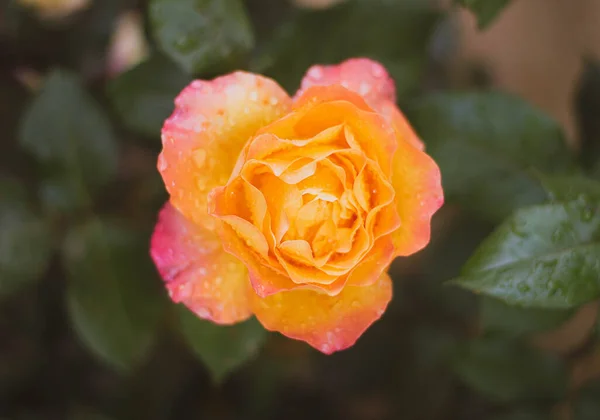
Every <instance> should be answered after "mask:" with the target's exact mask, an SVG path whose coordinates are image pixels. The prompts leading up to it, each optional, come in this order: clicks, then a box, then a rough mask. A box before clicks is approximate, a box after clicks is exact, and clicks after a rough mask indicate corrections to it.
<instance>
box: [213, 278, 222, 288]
mask: <svg viewBox="0 0 600 420" xmlns="http://www.w3.org/2000/svg"><path fill="white" fill-rule="evenodd" d="M221 283H223V277H217V278H215V284H216V285H217V286H219V285H220V284H221Z"/></svg>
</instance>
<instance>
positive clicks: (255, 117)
mask: <svg viewBox="0 0 600 420" xmlns="http://www.w3.org/2000/svg"><path fill="white" fill-rule="evenodd" d="M175 105H176V109H175V111H174V112H173V114H172V115H171V117H170V118H169V119H168V120H167V121H166V122H165V124H164V126H163V130H162V142H163V151H162V153H161V155H160V156H159V159H158V170H159V171H160V173H161V174H162V176H163V180H164V182H165V185H166V187H167V190H168V192H169V194H171V202H172V203H173V205H174V206H175V207H176V208H177V209H178V210H179V211H181V212H182V213H183V214H184V215H185V216H186V217H187V218H189V219H190V220H192V221H194V222H196V223H198V224H201V225H203V226H205V227H207V228H208V229H214V228H215V221H214V220H213V219H212V218H210V217H209V216H207V194H208V192H209V191H210V190H211V189H212V188H214V187H216V186H220V185H224V184H225V183H226V182H227V179H228V178H229V175H230V174H231V171H232V169H233V167H234V164H235V162H236V159H237V157H238V155H239V153H240V151H241V150H242V147H243V146H244V144H245V143H246V141H247V140H248V139H249V138H250V137H251V136H252V135H253V134H254V133H256V131H257V130H258V129H259V128H261V127H263V126H264V125H266V124H268V123H270V122H272V121H274V120H275V119H277V118H279V117H280V116H282V115H283V114H284V113H286V112H287V111H288V110H289V109H290V107H291V99H290V98H289V97H288V95H287V93H285V91H284V90H283V89H282V88H281V87H279V85H278V84H277V83H275V82H274V81H272V80H271V79H268V78H265V77H262V76H257V75H254V74H250V73H244V72H236V73H232V74H229V75H226V76H222V77H219V78H216V79H214V80H212V81H202V80H196V81H194V82H192V83H191V84H190V85H189V86H188V87H187V88H185V89H184V90H183V91H182V92H181V94H180V95H179V96H178V97H177V99H176V100H175Z"/></svg>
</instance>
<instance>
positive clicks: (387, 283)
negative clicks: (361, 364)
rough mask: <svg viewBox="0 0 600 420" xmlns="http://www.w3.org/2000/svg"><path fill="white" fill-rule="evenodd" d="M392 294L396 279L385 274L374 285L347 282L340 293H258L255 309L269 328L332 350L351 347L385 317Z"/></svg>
mask: <svg viewBox="0 0 600 420" xmlns="http://www.w3.org/2000/svg"><path fill="white" fill-rule="evenodd" d="M391 298H392V283H391V280H390V278H389V276H388V275H387V274H383V275H382V276H381V277H380V278H379V281H377V282H376V283H374V284H373V285H371V286H368V287H356V286H346V287H345V288H344V289H343V290H342V292H341V293H340V294H339V295H337V296H328V295H326V294H322V293H318V292H313V291H310V290H293V291H290V292H281V293H277V294H275V295H271V296H269V297H266V298H260V297H258V296H254V299H253V309H254V313H255V315H256V317H257V318H258V320H259V321H260V322H261V323H262V324H263V326H264V327H265V328H266V329H268V330H271V331H279V332H281V333H282V334H283V335H286V336H288V337H290V338H293V339H297V340H303V341H306V342H307V343H308V344H310V345H311V346H313V347H315V348H316V349H318V350H320V351H322V352H323V353H326V354H331V353H333V352H335V351H339V350H344V349H346V348H348V347H351V346H352V345H353V344H354V343H355V342H356V340H357V339H358V338H359V337H360V336H361V335H362V333H363V332H364V331H365V330H366V329H367V328H368V327H369V326H370V325H371V324H372V323H373V322H375V321H376V320H378V319H379V318H380V317H381V315H382V314H383V312H384V311H385V308H386V307H387V304H388V302H389V301H390V300H391Z"/></svg>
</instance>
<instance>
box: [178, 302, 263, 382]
mask: <svg viewBox="0 0 600 420" xmlns="http://www.w3.org/2000/svg"><path fill="white" fill-rule="evenodd" d="M178 310H179V311H178V313H179V319H180V326H181V333H182V334H183V336H184V337H185V339H186V341H187V342H188V344H189V345H190V347H191V348H192V350H193V351H194V352H195V353H196V355H198V357H199V358H200V359H201V360H202V361H203V362H204V364H205V365H206V367H207V368H208V370H209V371H210V373H211V375H212V377H213V380H214V381H215V382H217V383H221V382H223V380H224V379H225V378H226V377H227V375H229V374H230V373H232V372H233V371H234V370H235V369H237V368H239V367H240V366H242V365H243V364H244V363H246V362H247V361H248V360H249V359H251V358H253V357H254V356H256V355H257V354H258V352H259V351H260V349H261V347H262V345H263V344H264V342H265V340H266V339H267V331H266V330H265V329H264V328H263V327H262V326H261V325H260V324H259V322H258V321H257V320H256V319H254V318H251V319H249V320H248V321H244V322H242V323H239V324H235V325H233V326H223V325H217V324H213V323H212V322H209V321H205V320H202V319H199V318H198V317H196V316H195V315H194V314H193V313H192V312H191V311H190V310H189V309H187V308H185V307H182V306H180V307H178Z"/></svg>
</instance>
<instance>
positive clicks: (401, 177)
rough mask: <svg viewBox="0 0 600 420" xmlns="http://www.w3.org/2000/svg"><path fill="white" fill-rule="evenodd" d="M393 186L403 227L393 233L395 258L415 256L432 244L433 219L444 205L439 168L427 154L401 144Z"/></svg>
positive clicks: (395, 165)
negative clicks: (396, 256)
mask: <svg viewBox="0 0 600 420" xmlns="http://www.w3.org/2000/svg"><path fill="white" fill-rule="evenodd" d="M393 168H394V173H393V176H392V185H393V187H394V190H396V206H397V207H396V208H397V210H398V215H399V216H400V221H401V225H400V227H399V228H398V229H397V230H396V231H395V232H394V233H392V239H393V241H394V246H395V248H396V255H401V256H407V255H410V254H413V253H415V252H417V251H419V250H421V249H422V248H424V247H425V245H427V243H429V237H430V233H431V217H432V216H433V214H434V213H435V212H436V211H437V210H438V209H439V208H440V207H441V206H442V204H444V194H443V191H442V184H441V175H440V169H439V168H438V166H437V164H436V163H435V162H434V161H433V159H432V158H431V157H429V156H428V155H427V154H425V152H423V151H421V150H419V149H417V148H415V147H414V146H413V145H412V144H410V143H409V142H407V141H399V142H398V150H397V151H396V154H395V155H394V164H393Z"/></svg>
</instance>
